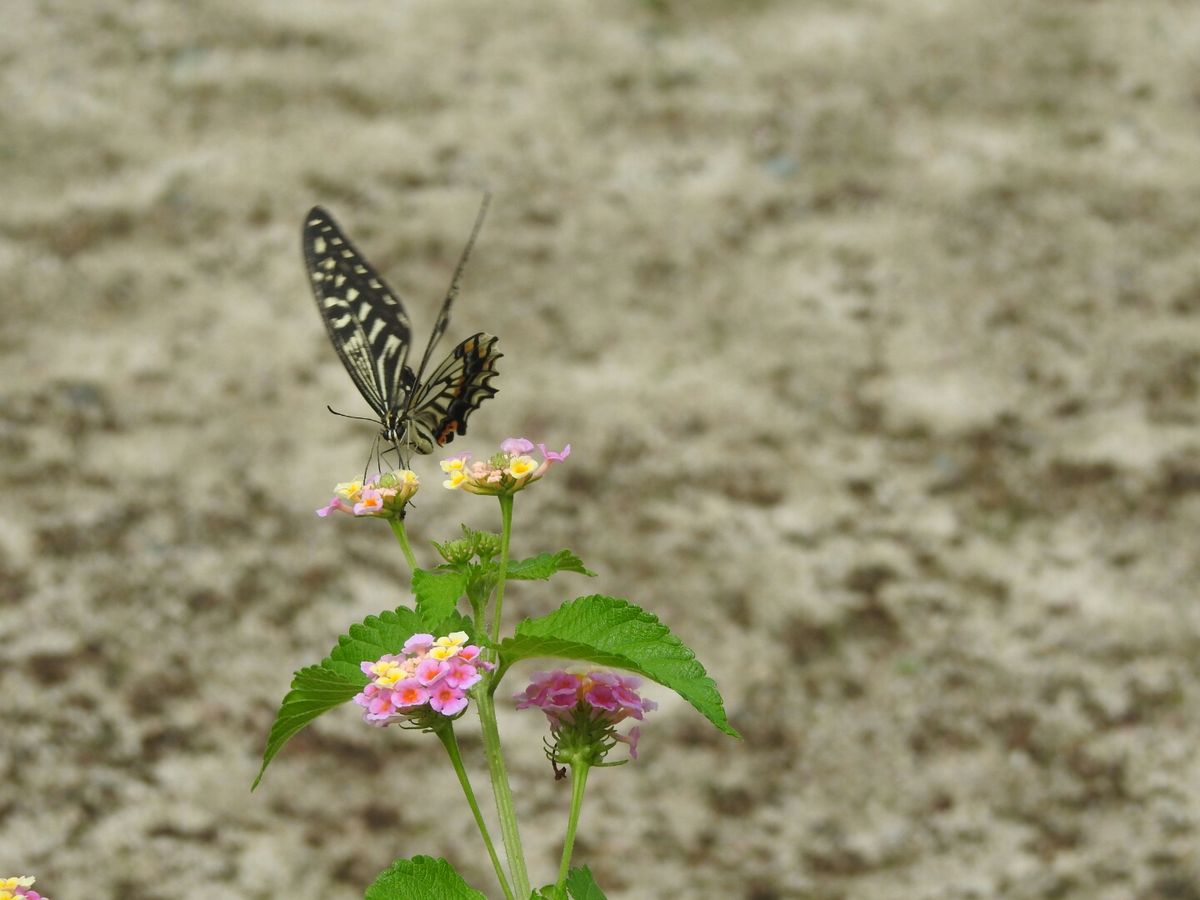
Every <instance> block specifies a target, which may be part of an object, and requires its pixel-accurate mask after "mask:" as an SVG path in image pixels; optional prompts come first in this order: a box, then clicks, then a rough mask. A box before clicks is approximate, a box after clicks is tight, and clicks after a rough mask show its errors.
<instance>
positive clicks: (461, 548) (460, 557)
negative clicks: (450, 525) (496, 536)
mask: <svg viewBox="0 0 1200 900" xmlns="http://www.w3.org/2000/svg"><path fill="white" fill-rule="evenodd" d="M433 546H435V547H436V548H437V552H438V553H440V554H442V559H444V560H446V562H448V563H465V562H468V561H469V560H470V559H471V556H472V555H473V554H474V550H473V549H472V548H471V542H470V541H465V540H464V541H447V542H446V543H444V544H439V543H437V542H436V541H435V542H434V544H433Z"/></svg>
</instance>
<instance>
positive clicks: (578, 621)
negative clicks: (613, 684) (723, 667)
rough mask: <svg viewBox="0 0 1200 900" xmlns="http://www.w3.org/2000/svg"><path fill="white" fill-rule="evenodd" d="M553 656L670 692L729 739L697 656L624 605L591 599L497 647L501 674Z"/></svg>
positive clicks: (522, 628) (526, 625)
mask: <svg viewBox="0 0 1200 900" xmlns="http://www.w3.org/2000/svg"><path fill="white" fill-rule="evenodd" d="M539 656H555V657H562V658H564V659H580V660H585V661H587V662H594V663H597V664H599V665H603V666H613V667H614V668H620V669H628V670H629V671H631V672H637V673H638V674H640V675H644V676H646V677H647V678H649V679H651V680H653V681H657V682H658V683H659V684H661V685H663V686H664V687H668V688H670V689H671V690H673V691H675V693H677V694H679V696H681V697H683V699H684V700H686V701H688V703H690V704H692V706H694V707H695V708H696V709H697V710H698V711H699V712H700V714H701V715H703V716H704V717H705V718H706V719H708V720H709V721H710V722H712V723H713V724H714V725H715V726H717V728H719V729H721V731H723V732H725V733H726V734H728V735H731V736H732V737H741V735H740V734H738V733H737V731H736V730H735V729H734V728H733V726H732V725H730V724H729V720H728V718H727V717H726V715H725V706H724V703H723V702H722V700H721V695H720V693H718V692H717V686H716V684H715V683H714V682H713V680H712V679H711V678H709V677H708V674H707V673H706V672H705V671H704V666H702V665H701V664H700V663H699V661H698V660H697V659H696V654H695V653H693V652H692V651H691V650H690V649H689V648H688V647H686V646H684V644H683V642H682V641H680V640H679V638H677V637H675V636H674V635H673V634H671V632H670V630H669V629H668V628H667V626H665V625H663V624H662V623H661V622H659V621H658V618H657V617H656V616H654V615H652V614H650V613H648V612H646V611H645V610H643V609H639V608H638V607H636V606H634V605H633V604H632V603H630V602H629V601H628V600H620V599H617V598H616V597H605V596H602V595H600V594H594V595H592V596H589V597H580V598H578V599H577V600H572V601H570V602H568V603H564V604H563V605H562V606H560V607H559V608H558V609H557V610H555V611H554V612H552V613H550V614H549V615H546V616H541V617H539V618H536V619H526V620H525V621H524V622H522V623H521V624H520V625H518V626H517V633H516V635H514V636H513V637H511V638H506V639H505V640H503V641H501V642H500V659H501V662H502V665H503V666H504V668H506V669H507V668H508V666H510V665H512V664H513V663H514V662H516V661H517V660H520V659H531V658H534V657H539Z"/></svg>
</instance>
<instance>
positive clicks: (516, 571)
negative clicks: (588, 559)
mask: <svg viewBox="0 0 1200 900" xmlns="http://www.w3.org/2000/svg"><path fill="white" fill-rule="evenodd" d="M556 572H578V573H579V574H580V575H588V576H590V577H593V578H594V577H595V576H596V573H595V572H592V571H589V570H588V569H586V568H584V565H583V560H582V559H580V558H579V557H578V556H576V555H575V554H574V553H572V552H571V551H570V550H559V551H558V552H557V553H539V554H538V555H537V556H531V557H529V559H511V560H509V561H508V577H509V578H517V579H521V580H524V581H529V580H533V579H537V580H539V581H546V580H547V579H549V578H550V576H551V575H553V574H555V573H556Z"/></svg>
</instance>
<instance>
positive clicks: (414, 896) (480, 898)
mask: <svg viewBox="0 0 1200 900" xmlns="http://www.w3.org/2000/svg"><path fill="white" fill-rule="evenodd" d="M363 900H487V897H485V896H484V895H483V894H481V893H480V892H479V891H477V890H475V889H474V888H473V887H471V886H470V885H469V884H467V883H466V882H465V881H464V880H463V877H462V876H461V875H459V874H458V873H457V872H455V871H454V868H453V867H452V866H451V865H450V863H448V862H446V861H445V860H444V859H434V858H433V857H431V856H414V857H413V858H412V859H398V860H396V861H395V862H394V863H392V865H391V868H389V869H387V870H385V871H384V872H383V873H382V874H380V876H379V877H378V878H376V879H375V883H374V884H372V885H371V886H370V887H369V888H367V892H366V894H364V895H363Z"/></svg>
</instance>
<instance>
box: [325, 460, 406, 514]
mask: <svg viewBox="0 0 1200 900" xmlns="http://www.w3.org/2000/svg"><path fill="white" fill-rule="evenodd" d="M420 487H421V480H420V479H419V478H417V475H416V473H415V472H412V471H410V470H409V469H398V470H397V471H395V472H384V473H383V474H381V475H376V476H375V477H373V478H370V479H368V480H366V481H344V482H342V483H341V484H339V485H337V486H336V487H334V489H333V499H332V500H330V501H329V505H328V506H322V507H321V508H320V509H318V510H317V515H318V516H320V517H321V518H322V519H323V518H325V517H326V516H328V515H329V514H330V513H331V512H334V511H335V510H336V511H340V512H345V513H353V514H354V515H356V516H382V517H384V518H390V517H394V516H403V514H404V506H405V504H406V503H408V501H409V500H411V499H412V497H413V494H415V493H416V492H417V490H418V489H419V488H420Z"/></svg>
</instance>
